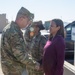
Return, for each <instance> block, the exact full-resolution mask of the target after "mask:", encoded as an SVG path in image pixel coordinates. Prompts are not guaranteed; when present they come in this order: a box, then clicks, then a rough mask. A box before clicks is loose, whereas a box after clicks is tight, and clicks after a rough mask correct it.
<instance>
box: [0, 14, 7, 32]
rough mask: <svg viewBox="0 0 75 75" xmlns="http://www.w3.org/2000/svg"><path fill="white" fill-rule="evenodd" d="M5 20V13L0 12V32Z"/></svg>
mask: <svg viewBox="0 0 75 75" xmlns="http://www.w3.org/2000/svg"><path fill="white" fill-rule="evenodd" d="M7 22H8V20H7V19H6V14H0V32H2V30H3V28H4V27H5V26H6V24H7Z"/></svg>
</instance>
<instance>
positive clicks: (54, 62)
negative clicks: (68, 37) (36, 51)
mask: <svg viewBox="0 0 75 75" xmlns="http://www.w3.org/2000/svg"><path fill="white" fill-rule="evenodd" d="M64 51H65V41H64V25H63V21H62V20H60V19H53V20H52V21H51V24H50V36H49V40H48V41H47V43H46V45H45V47H44V56H43V69H44V72H45V75H63V64H64V56H65V53H64Z"/></svg>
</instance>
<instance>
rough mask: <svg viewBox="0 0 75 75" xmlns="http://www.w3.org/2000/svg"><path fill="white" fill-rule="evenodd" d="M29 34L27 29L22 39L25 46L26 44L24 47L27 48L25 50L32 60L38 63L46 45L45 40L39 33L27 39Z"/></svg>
mask: <svg viewBox="0 0 75 75" xmlns="http://www.w3.org/2000/svg"><path fill="white" fill-rule="evenodd" d="M29 33H30V31H29V28H28V29H27V30H26V32H25V35H24V39H25V42H26V43H25V44H27V45H26V46H28V47H27V48H28V50H29V52H30V55H31V56H32V58H33V59H34V60H35V61H40V60H41V59H42V56H43V48H44V46H45V44H46V41H47V39H46V37H45V36H43V35H41V33H40V32H39V33H38V34H37V35H36V36H34V37H32V38H30V37H29Z"/></svg>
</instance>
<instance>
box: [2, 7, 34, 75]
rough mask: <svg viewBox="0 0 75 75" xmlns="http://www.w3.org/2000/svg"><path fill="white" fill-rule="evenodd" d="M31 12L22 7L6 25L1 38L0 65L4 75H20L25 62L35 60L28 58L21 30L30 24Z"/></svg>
mask: <svg viewBox="0 0 75 75" xmlns="http://www.w3.org/2000/svg"><path fill="white" fill-rule="evenodd" d="M32 19H33V14H32V13H30V12H29V11H28V10H27V9H25V8H24V7H22V8H21V9H20V10H19V11H18V13H17V16H16V20H15V22H13V21H12V22H11V23H10V24H9V25H7V26H6V27H5V28H4V29H3V32H2V38H1V65H2V71H3V73H4V75H21V74H22V71H23V69H24V68H26V64H28V63H29V62H33V63H34V64H35V62H34V61H33V60H32V58H31V59H29V57H30V56H29V55H28V51H27V50H26V47H25V42H24V39H23V35H22V32H21V28H24V27H26V26H27V25H29V24H30V22H31V20H32Z"/></svg>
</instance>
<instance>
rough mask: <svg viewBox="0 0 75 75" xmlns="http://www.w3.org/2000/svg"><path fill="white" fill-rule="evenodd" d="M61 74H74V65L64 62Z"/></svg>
mask: <svg viewBox="0 0 75 75" xmlns="http://www.w3.org/2000/svg"><path fill="white" fill-rule="evenodd" d="M63 75H75V66H74V65H71V64H70V63H68V62H67V61H65V62H64V74H63Z"/></svg>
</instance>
